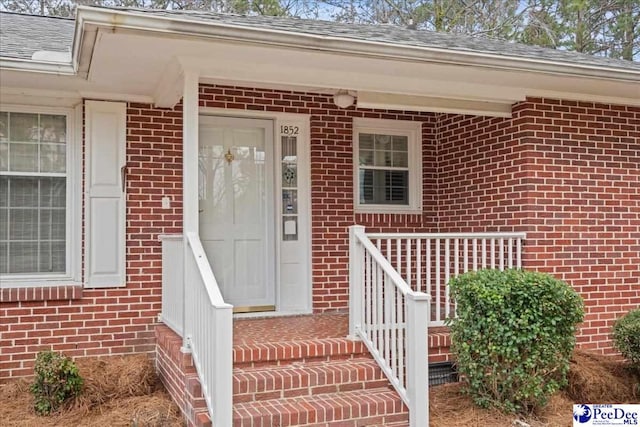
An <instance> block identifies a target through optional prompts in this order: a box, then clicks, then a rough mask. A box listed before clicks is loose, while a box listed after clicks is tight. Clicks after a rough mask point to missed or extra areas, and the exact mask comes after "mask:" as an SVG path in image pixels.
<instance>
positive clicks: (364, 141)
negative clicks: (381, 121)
mask: <svg viewBox="0 0 640 427" xmlns="http://www.w3.org/2000/svg"><path fill="white" fill-rule="evenodd" d="M358 142H359V145H360V149H366V150H373V134H371V133H361V134H360V136H359V138H358Z"/></svg>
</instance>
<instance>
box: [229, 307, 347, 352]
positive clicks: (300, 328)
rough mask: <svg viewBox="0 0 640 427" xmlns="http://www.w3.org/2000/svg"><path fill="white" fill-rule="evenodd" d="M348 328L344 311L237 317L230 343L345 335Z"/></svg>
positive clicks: (253, 342)
mask: <svg viewBox="0 0 640 427" xmlns="http://www.w3.org/2000/svg"><path fill="white" fill-rule="evenodd" d="M348 332H349V315H348V314H347V313H326V314H311V315H300V316H286V317H262V318H244V319H242V318H240V319H238V318H236V319H234V320H233V345H252V344H264V343H275V342H283V341H306V340H317V339H325V338H346V336H347V334H348Z"/></svg>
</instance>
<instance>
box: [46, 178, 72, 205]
mask: <svg viewBox="0 0 640 427" xmlns="http://www.w3.org/2000/svg"><path fill="white" fill-rule="evenodd" d="M66 187H67V186H66V180H65V179H64V178H40V206H42V207H46V206H51V207H58V208H64V207H65V206H67V201H66V198H67V197H66V189H67V188H66Z"/></svg>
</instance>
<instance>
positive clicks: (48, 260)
mask: <svg viewBox="0 0 640 427" xmlns="http://www.w3.org/2000/svg"><path fill="white" fill-rule="evenodd" d="M64 255H65V248H64V242H40V253H39V256H40V261H39V269H38V271H39V272H40V273H57V272H61V271H64V270H65V265H64V263H65V256H64Z"/></svg>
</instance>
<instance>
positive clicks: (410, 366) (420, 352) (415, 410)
mask: <svg viewBox="0 0 640 427" xmlns="http://www.w3.org/2000/svg"><path fill="white" fill-rule="evenodd" d="M430 310H431V307H430V297H429V295H427V294H408V295H407V395H408V397H409V425H410V426H411V427H424V426H428V425H429V360H428V352H427V322H428V315H429V312H430Z"/></svg>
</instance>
